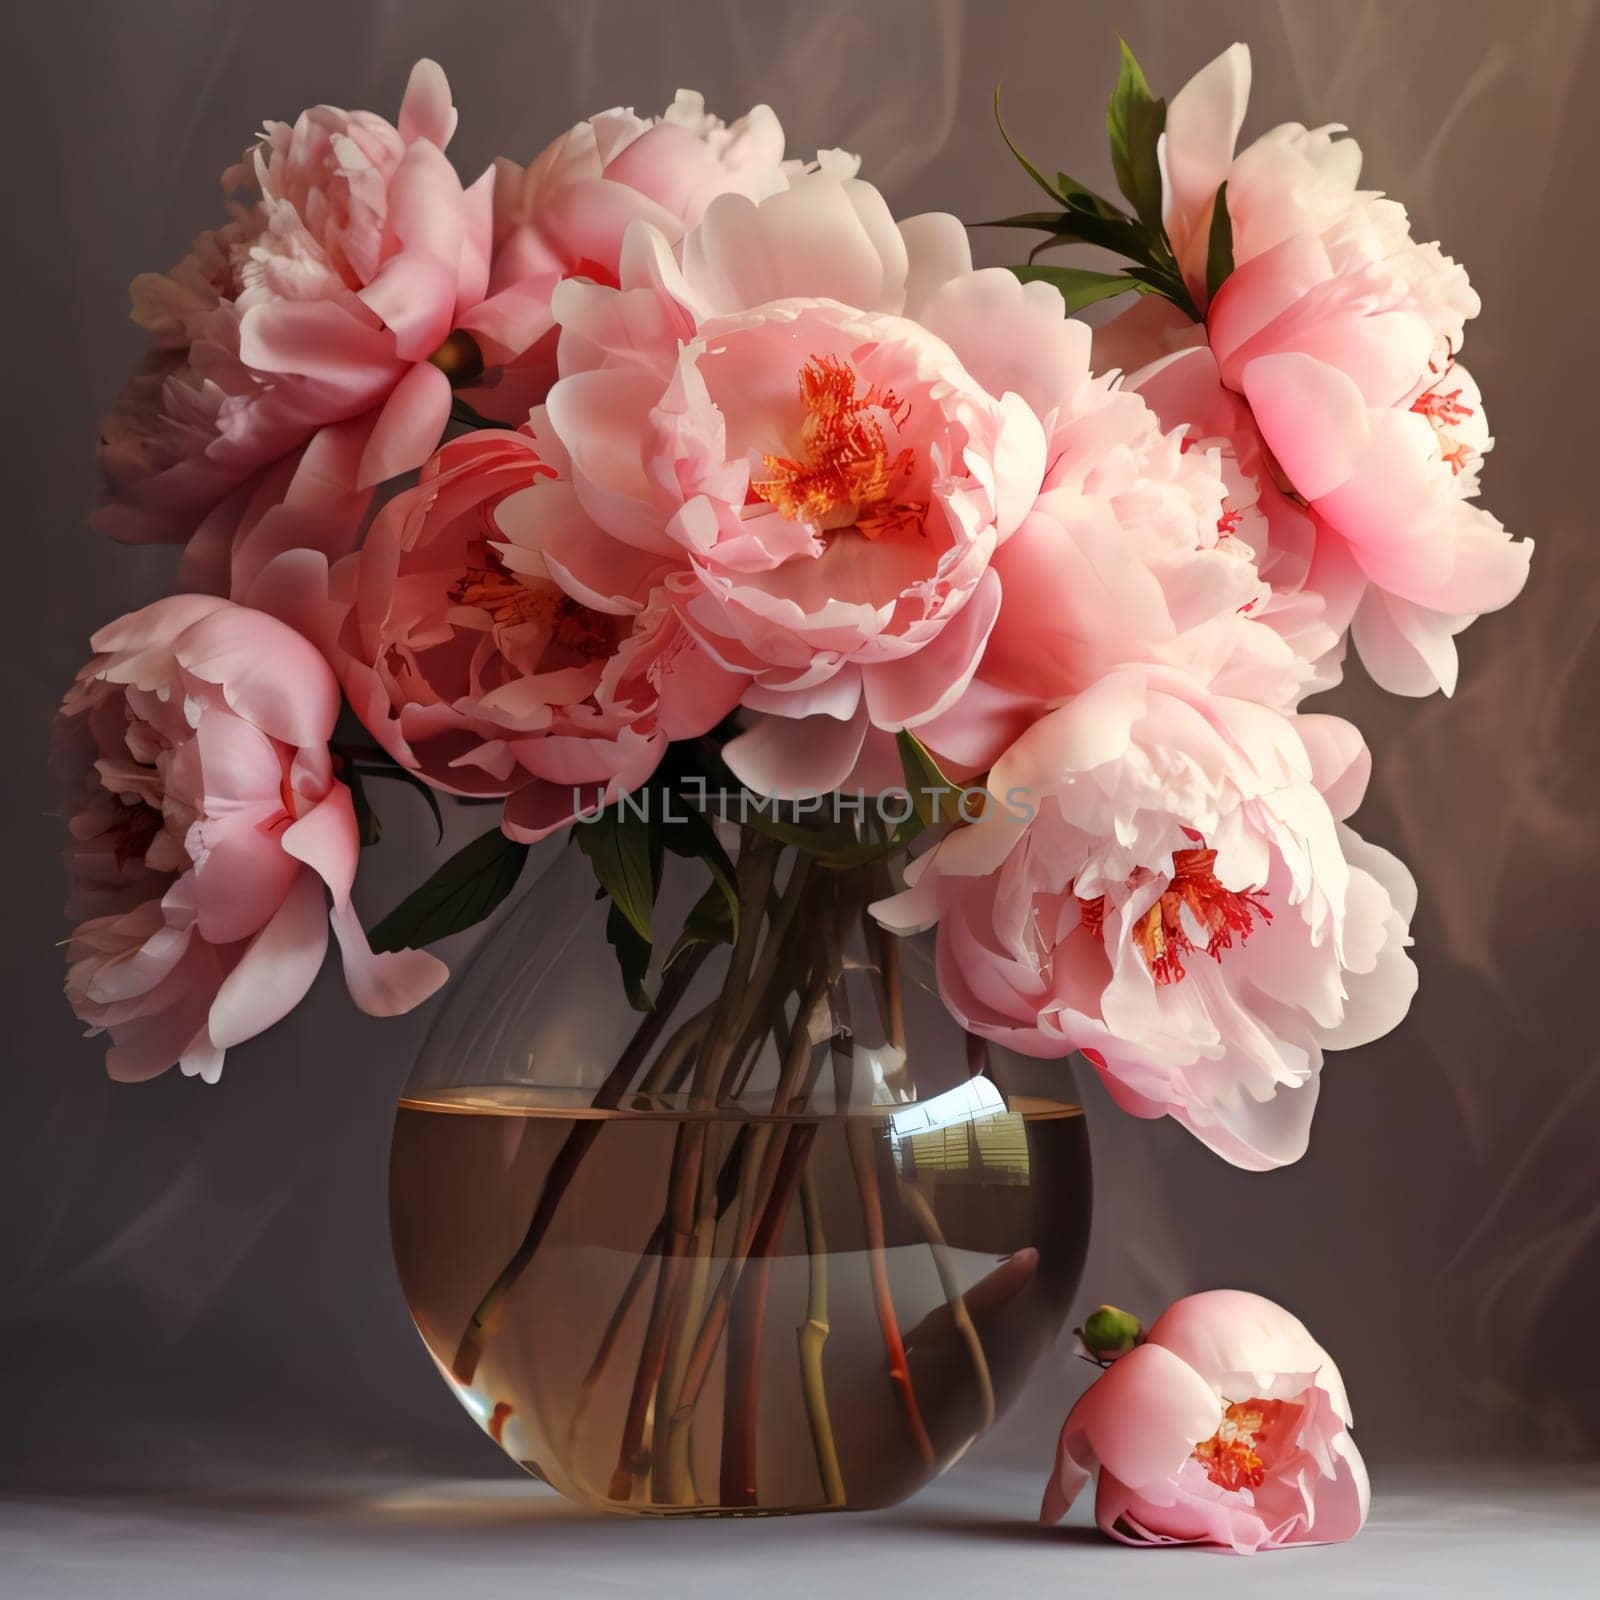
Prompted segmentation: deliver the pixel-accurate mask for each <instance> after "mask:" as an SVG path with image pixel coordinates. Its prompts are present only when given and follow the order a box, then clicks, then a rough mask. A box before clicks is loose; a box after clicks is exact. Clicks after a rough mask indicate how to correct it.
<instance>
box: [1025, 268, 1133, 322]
mask: <svg viewBox="0 0 1600 1600" xmlns="http://www.w3.org/2000/svg"><path fill="white" fill-rule="evenodd" d="M1011 270H1012V271H1013V272H1014V273H1016V275H1017V276H1018V277H1019V278H1021V279H1022V281H1023V282H1024V283H1048V284H1052V285H1054V287H1055V288H1057V289H1059V290H1060V291H1061V298H1062V299H1063V300H1065V301H1066V303H1067V311H1068V313H1069V315H1070V314H1071V313H1072V312H1074V311H1081V310H1082V309H1083V308H1084V307H1085V306H1089V305H1093V304H1094V303H1095V301H1096V300H1112V299H1115V298H1116V296H1117V295H1119V294H1127V293H1129V292H1130V291H1131V292H1133V293H1137V294H1150V293H1152V292H1153V291H1152V289H1151V287H1150V285H1149V284H1148V283H1144V282H1141V281H1140V280H1139V279H1138V278H1133V277H1129V276H1128V274H1127V273H1125V272H1089V271H1087V270H1085V269H1084V268H1082V267H1035V266H1026V267H1013V268H1012V269H1011Z"/></svg>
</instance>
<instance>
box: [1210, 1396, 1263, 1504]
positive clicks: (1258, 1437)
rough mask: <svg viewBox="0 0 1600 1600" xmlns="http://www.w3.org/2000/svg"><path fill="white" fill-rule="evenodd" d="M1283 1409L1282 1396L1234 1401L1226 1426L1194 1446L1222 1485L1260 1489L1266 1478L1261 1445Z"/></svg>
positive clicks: (1226, 1413)
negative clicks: (1279, 1397)
mask: <svg viewBox="0 0 1600 1600" xmlns="http://www.w3.org/2000/svg"><path fill="white" fill-rule="evenodd" d="M1282 1410H1283V1402H1282V1401H1281V1400H1244V1401H1238V1402H1235V1403H1232V1404H1230V1405H1229V1406H1228V1408H1227V1410H1226V1411H1224V1412H1223V1414H1222V1426H1221V1427H1220V1428H1218V1429H1217V1431H1216V1432H1215V1433H1214V1434H1212V1436H1211V1437H1210V1438H1209V1439H1202V1440H1201V1441H1200V1443H1199V1444H1197V1445H1196V1446H1195V1447H1194V1455H1195V1459H1196V1460H1197V1461H1199V1462H1202V1463H1203V1464H1204V1466H1205V1469H1206V1476H1207V1477H1208V1478H1210V1480H1211V1481H1212V1482H1213V1483H1214V1484H1216V1486H1217V1487H1218V1488H1219V1489H1259V1488H1260V1487H1261V1485H1262V1484H1263V1483H1265V1482H1266V1478H1267V1469H1266V1463H1265V1462H1264V1461H1263V1460H1262V1457H1261V1446H1262V1444H1263V1443H1264V1442H1265V1440H1266V1437H1267V1434H1268V1432H1269V1431H1270V1429H1271V1428H1272V1426H1273V1424H1274V1423H1276V1422H1277V1421H1278V1414H1279V1413H1280V1412H1281V1411H1282Z"/></svg>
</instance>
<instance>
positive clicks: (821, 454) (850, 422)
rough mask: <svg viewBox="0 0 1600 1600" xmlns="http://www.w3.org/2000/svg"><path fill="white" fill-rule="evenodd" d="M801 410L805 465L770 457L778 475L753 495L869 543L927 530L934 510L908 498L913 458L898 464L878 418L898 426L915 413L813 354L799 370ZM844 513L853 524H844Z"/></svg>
mask: <svg viewBox="0 0 1600 1600" xmlns="http://www.w3.org/2000/svg"><path fill="white" fill-rule="evenodd" d="M800 404H801V405H802V406H803V407H804V408H805V420H804V421H803V422H802V423H801V425H800V451H801V459H799V460H795V459H793V458H792V457H789V456H778V455H766V456H763V457H762V461H763V463H764V465H765V466H766V469H767V471H768V472H769V473H771V477H769V478H765V479H761V480H759V481H757V482H754V483H752V484H751V485H750V493H751V495H752V496H753V497H754V498H755V499H757V500H764V501H766V502H767V504H769V505H771V506H773V507H775V508H776V510H777V511H778V512H779V513H780V514H781V515H783V516H785V517H788V518H789V519H790V520H792V521H802V520H803V521H807V522H811V523H813V524H815V525H816V526H818V527H823V526H826V525H828V524H829V523H832V524H833V525H834V526H836V527H842V526H854V528H855V530H856V532H857V533H860V534H862V535H864V536H865V537H866V538H868V539H878V538H881V537H882V536H883V535H884V534H886V533H888V532H890V531H891V530H894V529H897V528H903V527H916V526H918V525H920V523H921V521H922V518H923V515H924V513H925V512H926V510H927V507H926V506H925V505H923V504H921V503H920V502H918V501H912V500H906V499H903V498H901V491H902V490H903V489H904V487H905V485H906V484H907V482H908V481H909V480H910V477H911V471H912V466H913V463H914V459H915V458H914V456H913V453H912V452H911V450H909V449H905V450H901V451H900V452H899V454H897V455H895V456H894V457H893V459H891V458H890V454H889V447H888V444H887V443H886V441H885V439H884V434H883V422H882V421H880V419H879V416H878V415H875V414H874V413H881V414H882V416H883V417H886V418H887V419H888V420H889V421H890V422H892V423H894V424H895V425H896V426H897V427H898V426H900V425H902V424H903V423H904V422H905V420H906V417H907V415H908V414H909V411H910V407H909V406H908V405H907V404H906V403H904V402H903V401H901V400H900V399H899V398H898V397H897V396H896V395H895V393H894V391H893V390H892V389H880V388H878V387H877V385H875V384H874V385H872V386H870V387H869V388H868V389H867V390H866V391H865V392H864V393H862V394H857V392H856V375H855V373H854V372H852V371H851V370H850V368H849V367H848V366H847V365H846V364H845V363H844V362H843V361H840V360H839V359H838V358H837V357H836V356H812V357H811V358H810V359H809V360H808V361H807V362H806V364H805V365H804V366H803V367H802V368H801V369H800ZM841 514H843V515H846V516H848V517H849V519H850V520H849V522H848V523H843V522H840V520H839V518H840V516H841Z"/></svg>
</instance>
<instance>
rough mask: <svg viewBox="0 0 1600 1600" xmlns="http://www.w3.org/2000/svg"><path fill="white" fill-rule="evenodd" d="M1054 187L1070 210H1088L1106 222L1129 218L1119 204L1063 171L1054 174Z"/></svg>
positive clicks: (1124, 220)
mask: <svg viewBox="0 0 1600 1600" xmlns="http://www.w3.org/2000/svg"><path fill="white" fill-rule="evenodd" d="M1056 188H1058V189H1059V190H1060V191H1061V196H1062V198H1063V199H1064V200H1065V201H1066V202H1067V206H1068V208H1069V209H1070V210H1073V211H1090V212H1093V213H1094V215H1095V216H1097V217H1104V218H1105V219H1106V220H1107V221H1108V222H1118V221H1120V222H1127V221H1129V220H1130V218H1129V216H1128V213H1127V212H1126V211H1124V210H1123V209H1122V207H1121V206H1119V205H1117V204H1115V203H1114V202H1113V201H1110V200H1107V199H1106V198H1105V196H1104V195H1099V194H1096V193H1095V192H1094V190H1093V189H1091V188H1089V187H1088V186H1087V185H1086V184H1082V183H1079V182H1078V180H1077V179H1076V178H1069V177H1068V176H1067V174H1066V173H1064V172H1058V173H1057V174H1056Z"/></svg>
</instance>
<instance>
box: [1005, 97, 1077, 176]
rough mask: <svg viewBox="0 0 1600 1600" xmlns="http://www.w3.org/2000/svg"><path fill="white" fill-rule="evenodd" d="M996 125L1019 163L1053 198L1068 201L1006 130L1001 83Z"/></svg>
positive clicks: (1007, 147)
mask: <svg viewBox="0 0 1600 1600" xmlns="http://www.w3.org/2000/svg"><path fill="white" fill-rule="evenodd" d="M994 125H995V126H996V127H997V128H998V129H999V130H1000V137H1001V138H1002V139H1004V140H1005V142H1006V149H1008V150H1009V151H1010V152H1011V153H1012V155H1014V156H1015V157H1016V158H1017V165H1018V166H1020V167H1021V168H1022V170H1023V171H1024V172H1026V173H1027V174H1028V176H1029V177H1030V178H1032V179H1033V181H1034V182H1035V183H1036V184H1038V185H1039V187H1040V188H1041V189H1043V190H1044V192H1045V193H1046V194H1047V195H1049V196H1050V198H1051V199H1052V200H1056V201H1059V202H1060V203H1061V204H1062V205H1065V204H1066V203H1067V199H1066V196H1065V195H1064V194H1059V193H1057V191H1056V190H1055V189H1053V188H1051V186H1050V180H1049V179H1048V178H1047V177H1045V175H1044V174H1043V173H1042V172H1041V171H1040V170H1039V169H1038V168H1037V167H1036V166H1034V164H1033V163H1032V162H1031V161H1030V160H1029V159H1028V158H1027V157H1026V156H1025V155H1023V153H1022V152H1021V151H1020V150H1019V149H1018V148H1017V147H1016V145H1015V144H1013V143H1012V142H1011V135H1010V134H1009V133H1007V132H1006V125H1005V123H1004V122H1002V121H1001V119H1000V85H999V84H998V83H997V84H996V85H995V86H994Z"/></svg>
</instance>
